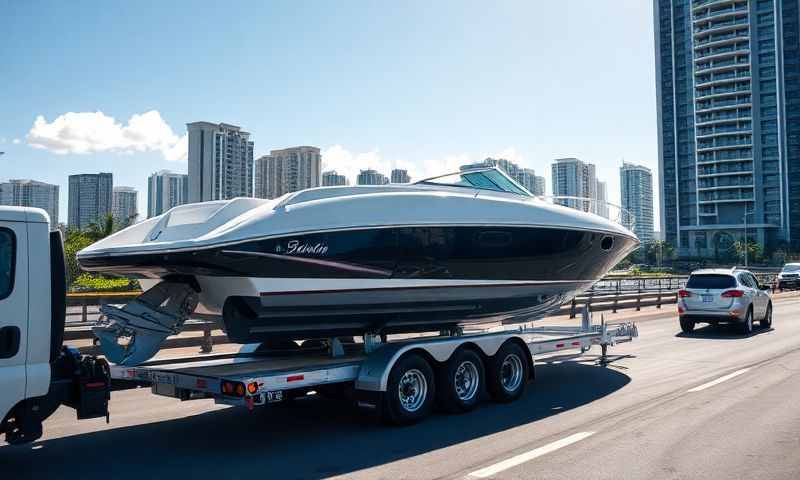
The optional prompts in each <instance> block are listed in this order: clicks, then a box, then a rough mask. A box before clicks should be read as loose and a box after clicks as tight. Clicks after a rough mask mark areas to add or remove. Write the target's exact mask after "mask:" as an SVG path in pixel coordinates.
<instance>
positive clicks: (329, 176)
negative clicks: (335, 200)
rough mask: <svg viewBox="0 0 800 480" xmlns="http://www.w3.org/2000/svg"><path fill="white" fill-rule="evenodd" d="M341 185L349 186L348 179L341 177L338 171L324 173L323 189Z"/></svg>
mask: <svg viewBox="0 0 800 480" xmlns="http://www.w3.org/2000/svg"><path fill="white" fill-rule="evenodd" d="M340 185H349V182H348V181H347V177H345V176H344V175H339V174H338V173H336V170H329V171H327V172H322V186H323V187H336V186H340Z"/></svg>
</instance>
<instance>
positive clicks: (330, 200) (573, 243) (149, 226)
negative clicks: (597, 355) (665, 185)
mask: <svg viewBox="0 0 800 480" xmlns="http://www.w3.org/2000/svg"><path fill="white" fill-rule="evenodd" d="M638 245H639V241H638V239H637V238H636V236H635V235H634V234H633V233H631V232H630V231H629V230H627V229H626V228H624V227H623V226H621V225H620V224H618V223H615V222H613V221H610V220H608V219H605V218H602V217H600V216H598V215H594V214H591V213H586V212H583V211H579V210H575V209H571V208H567V207H562V206H559V205H554V204H552V203H548V202H546V201H544V200H541V199H538V198H535V197H533V196H532V195H531V194H530V193H529V192H527V191H526V190H525V189H524V188H522V187H521V186H519V185H518V184H517V183H515V182H514V181H513V180H511V179H510V178H509V177H507V176H506V175H505V174H503V173H502V172H501V171H499V170H496V169H491V168H489V169H477V170H469V171H464V172H459V173H455V174H451V175H445V176H442V177H436V178H431V179H427V180H423V181H420V182H417V183H414V184H402V185H383V186H355V187H351V186H342V187H322V188H314V189H309V190H304V191H300V192H295V193H291V194H287V195H285V196H283V197H281V198H278V199H274V200H261V199H253V198H237V199H233V200H229V201H215V202H206V203H199V204H191V205H183V206H180V207H176V208H173V209H172V210H170V211H169V212H167V213H165V214H164V215H161V216H159V217H156V218H151V219H149V220H147V221H144V222H141V223H139V224H136V225H134V226H131V227H129V228H127V229H125V230H123V231H121V232H118V233H116V234H114V235H111V236H110V237H108V238H106V239H103V240H101V241H99V242H97V243H95V244H94V245H92V246H90V247H88V248H86V249H84V250H82V251H81V252H79V253H78V261H79V262H80V265H81V267H82V268H83V269H85V270H89V271H95V272H104V273H113V274H121V275H128V276H135V277H138V278H141V279H142V280H141V284H142V287H143V288H145V289H149V290H148V291H146V292H145V293H144V294H143V295H142V296H141V297H140V299H139V301H134V302H132V303H131V304H129V305H128V306H126V307H125V308H123V309H114V308H113V307H107V308H106V310H105V313H106V314H107V315H108V317H109V321H108V322H107V323H105V324H104V325H100V326H98V327H97V328H96V329H95V332H96V333H97V334H98V336H99V337H100V338H101V343H102V345H103V349H104V351H105V352H106V354H107V355H108V356H109V358H111V359H112V361H115V362H117V363H123V364H125V363H127V364H135V363H138V362H140V361H143V360H145V359H146V358H149V356H151V355H152V354H154V353H155V351H156V350H157V347H158V345H155V343H158V342H159V341H160V340H158V339H159V338H161V340H163V338H166V336H167V335H169V334H172V333H175V332H177V331H179V329H180V325H181V324H182V323H183V321H184V320H185V319H186V318H187V317H188V316H189V315H191V314H192V313H193V312H194V311H199V312H204V313H211V314H219V315H221V317H222V321H223V322H224V326H225V329H226V333H227V334H228V337H229V338H230V339H231V340H232V341H234V342H239V343H251V342H261V341H269V340H271V339H276V338H280V339H307V338H324V337H337V336H349V335H362V334H365V333H394V332H412V331H436V330H441V329H446V328H451V327H455V326H459V325H464V324H469V323H480V322H497V321H501V322H526V321H530V320H533V319H536V318H539V317H541V316H543V315H544V314H546V313H547V312H549V311H551V310H553V309H557V308H558V307H559V306H560V305H561V304H563V303H564V302H566V301H569V300H570V299H571V298H572V297H573V296H575V295H576V294H577V293H579V292H581V291H583V290H585V289H587V288H588V287H590V286H591V285H592V284H593V283H594V282H595V281H597V280H598V279H600V278H602V277H603V276H604V275H605V274H606V273H607V272H608V271H609V270H610V269H611V268H612V267H614V265H616V264H617V263H618V262H619V261H620V260H622V259H623V258H624V257H625V256H626V255H628V254H629V253H630V252H631V251H632V250H634V249H635V248H636V247H637V246H638ZM156 284H159V286H158V288H155V289H153V288H152V287H154V286H155V285H156ZM142 318H145V319H146V320H144V321H143V320H142ZM142 336H150V337H152V338H150V337H148V338H149V339H148V340H144V339H142ZM121 337H128V338H127V340H126V341H120V338H121ZM158 344H159V345H160V343H158ZM153 347H155V350H153ZM137 350H138V352H137ZM151 350H152V351H151Z"/></svg>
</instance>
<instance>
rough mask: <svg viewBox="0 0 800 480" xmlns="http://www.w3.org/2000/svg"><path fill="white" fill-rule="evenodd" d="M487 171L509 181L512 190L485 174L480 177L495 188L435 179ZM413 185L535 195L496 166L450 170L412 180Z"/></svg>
mask: <svg viewBox="0 0 800 480" xmlns="http://www.w3.org/2000/svg"><path fill="white" fill-rule="evenodd" d="M489 171H491V172H495V173H497V174H499V175H500V176H501V177H503V178H504V179H505V180H506V181H507V182H509V184H510V185H511V187H513V189H514V190H508V189H506V188H504V187H503V186H502V185H499V184H498V183H497V182H496V181H495V180H494V179H492V178H491V177H490V176H487V175H481V178H483V179H486V180H488V181H489V182H491V183H492V184H493V185H494V186H495V187H497V188H496V189H493V188H486V187H484V186H481V185H475V184H470V185H459V184H457V183H443V182H437V181H436V180H438V179H441V178H445V177H452V176H455V175H459V176H462V178H463V176H464V175H469V174H479V173H483V172H489ZM463 180H464V181H467V182H468V181H469V179H463ZM414 185H437V186H445V187H458V188H468V189H470V190H481V191H486V192H498V193H510V194H512V195H519V196H521V197H535V195H534V194H532V193H531V192H530V191H528V190H527V189H526V188H525V187H523V186H522V185H520V184H519V183H518V182H517V181H516V180H514V179H513V178H511V177H510V176H508V174H506V172H504V171H502V170H501V169H499V168H497V167H481V168H470V169H467V170H459V171H457V172H451V173H446V174H443V175H437V176H435V177H430V178H425V179H422V180H419V181H417V182H414Z"/></svg>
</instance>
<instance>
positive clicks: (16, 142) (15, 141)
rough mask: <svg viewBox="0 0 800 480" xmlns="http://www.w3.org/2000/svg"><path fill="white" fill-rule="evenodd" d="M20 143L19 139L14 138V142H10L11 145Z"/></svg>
mask: <svg viewBox="0 0 800 480" xmlns="http://www.w3.org/2000/svg"><path fill="white" fill-rule="evenodd" d="M20 142H21V140H20V139H19V138H15V139H14V140H12V141H11V143H13V144H14V145H19V144H20Z"/></svg>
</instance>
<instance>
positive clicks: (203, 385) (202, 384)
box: [195, 378, 207, 388]
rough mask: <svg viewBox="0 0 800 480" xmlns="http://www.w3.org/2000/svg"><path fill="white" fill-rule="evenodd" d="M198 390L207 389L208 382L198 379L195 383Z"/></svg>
mask: <svg viewBox="0 0 800 480" xmlns="http://www.w3.org/2000/svg"><path fill="white" fill-rule="evenodd" d="M195 385H196V386H197V388H206V385H207V384H206V380H205V379H204V378H198V379H197V382H195Z"/></svg>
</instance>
